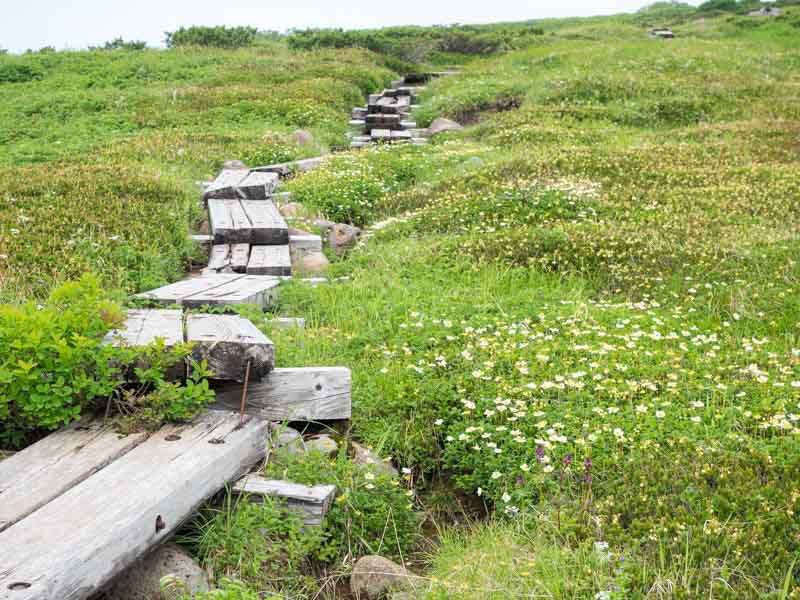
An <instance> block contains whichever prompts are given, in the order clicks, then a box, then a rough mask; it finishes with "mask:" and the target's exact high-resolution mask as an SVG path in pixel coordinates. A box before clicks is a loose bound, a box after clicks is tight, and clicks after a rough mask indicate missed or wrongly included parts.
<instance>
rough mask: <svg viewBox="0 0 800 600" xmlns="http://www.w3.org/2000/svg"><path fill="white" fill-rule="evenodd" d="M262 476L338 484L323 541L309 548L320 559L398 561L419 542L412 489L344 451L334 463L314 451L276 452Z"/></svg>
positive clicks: (327, 560)
mask: <svg viewBox="0 0 800 600" xmlns="http://www.w3.org/2000/svg"><path fill="white" fill-rule="evenodd" d="M266 476H267V477H270V478H272V479H287V480H289V481H294V482H296V483H303V484H307V485H317V484H333V485H335V486H336V499H335V500H334V502H333V506H332V507H331V510H330V512H329V513H328V514H327V516H326V517H325V523H324V539H323V540H322V541H321V543H319V544H318V545H317V546H316V547H315V548H314V549H313V554H314V556H315V557H316V558H317V559H318V560H321V561H323V562H326V563H335V562H337V561H339V560H342V559H343V558H344V557H345V556H348V557H349V558H350V559H351V560H355V559H356V558H358V557H359V556H362V555H366V554H380V555H383V556H388V557H392V558H399V557H402V556H403V555H406V554H407V553H408V551H409V550H410V549H411V548H412V547H413V545H414V543H415V541H416V540H417V525H418V523H417V518H416V515H415V513H414V511H413V505H414V501H413V498H414V493H413V490H410V489H405V488H404V487H403V486H401V485H400V481H399V480H398V479H395V478H393V477H391V476H390V475H388V474H387V473H385V472H382V471H378V470H376V469H374V468H373V467H371V466H369V465H359V464H356V463H354V462H352V461H351V460H349V459H348V458H347V456H346V454H345V453H344V452H341V453H340V454H339V455H338V457H336V458H335V459H334V460H330V459H329V458H328V457H326V456H325V455H324V454H322V453H320V452H315V451H312V452H306V453H302V454H291V453H280V454H279V456H278V458H277V459H273V460H271V461H270V463H269V464H268V465H267V467H266Z"/></svg>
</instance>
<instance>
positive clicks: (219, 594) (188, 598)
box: [161, 578, 262, 600]
mask: <svg viewBox="0 0 800 600" xmlns="http://www.w3.org/2000/svg"><path fill="white" fill-rule="evenodd" d="M161 591H162V594H171V595H170V596H168V597H169V598H172V597H173V596H174V594H175V593H180V594H181V595H180V596H178V597H177V598H175V600H261V598H262V596H261V595H260V594H259V593H258V592H256V591H253V590H251V589H249V588H248V587H247V586H246V585H245V584H244V583H242V582H241V581H236V580H231V579H227V578H224V579H222V580H221V581H220V582H219V587H218V588H216V589H214V590H211V591H210V592H200V593H199V594H194V595H191V594H190V593H189V592H188V590H187V589H186V584H185V583H184V582H183V581H180V580H178V579H175V578H166V580H165V581H162V582H161Z"/></svg>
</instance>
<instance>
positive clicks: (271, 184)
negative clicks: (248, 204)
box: [236, 171, 280, 200]
mask: <svg viewBox="0 0 800 600" xmlns="http://www.w3.org/2000/svg"><path fill="white" fill-rule="evenodd" d="M279 179H280V176H279V175H278V174H277V173H269V172H263V171H251V172H249V173H248V174H247V177H245V178H244V179H243V180H242V181H240V182H239V184H238V185H237V186H236V187H237V189H238V191H239V192H240V195H241V197H243V198H249V199H251V200H266V199H267V198H269V196H270V194H272V192H274V191H275V189H276V188H277V187H278V181H279Z"/></svg>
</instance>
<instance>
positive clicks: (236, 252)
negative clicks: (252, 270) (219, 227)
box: [230, 244, 250, 273]
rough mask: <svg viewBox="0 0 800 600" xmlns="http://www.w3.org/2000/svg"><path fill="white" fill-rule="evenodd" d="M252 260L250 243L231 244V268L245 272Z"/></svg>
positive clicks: (236, 271) (237, 271) (238, 271)
mask: <svg viewBox="0 0 800 600" xmlns="http://www.w3.org/2000/svg"><path fill="white" fill-rule="evenodd" d="M249 260H250V244H234V245H233V246H231V258H230V265H231V269H233V271H234V272H235V273H244V272H245V270H247V262H248V261H249Z"/></svg>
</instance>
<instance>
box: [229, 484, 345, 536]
mask: <svg viewBox="0 0 800 600" xmlns="http://www.w3.org/2000/svg"><path fill="white" fill-rule="evenodd" d="M232 490H233V492H235V493H237V494H241V495H244V496H246V497H247V499H248V500H249V501H250V502H257V501H260V500H261V499H262V498H264V497H265V496H271V497H274V498H280V499H282V500H283V501H284V502H285V503H286V506H287V508H289V510H291V511H293V512H295V513H296V514H298V515H299V516H300V517H301V518H302V519H303V522H304V523H305V525H307V526H311V527H319V526H321V525H322V522H323V520H324V519H325V515H326V514H327V513H328V511H329V510H330V507H331V503H332V502H333V499H334V497H335V496H336V486H334V485H313V486H309V485H301V484H299V483H293V482H291V481H282V480H278V479H266V478H265V477H263V476H261V475H259V474H257V473H250V474H248V475H245V476H244V477H242V478H241V479H240V480H239V481H237V482H236V483H235V484H233V487H232Z"/></svg>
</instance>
